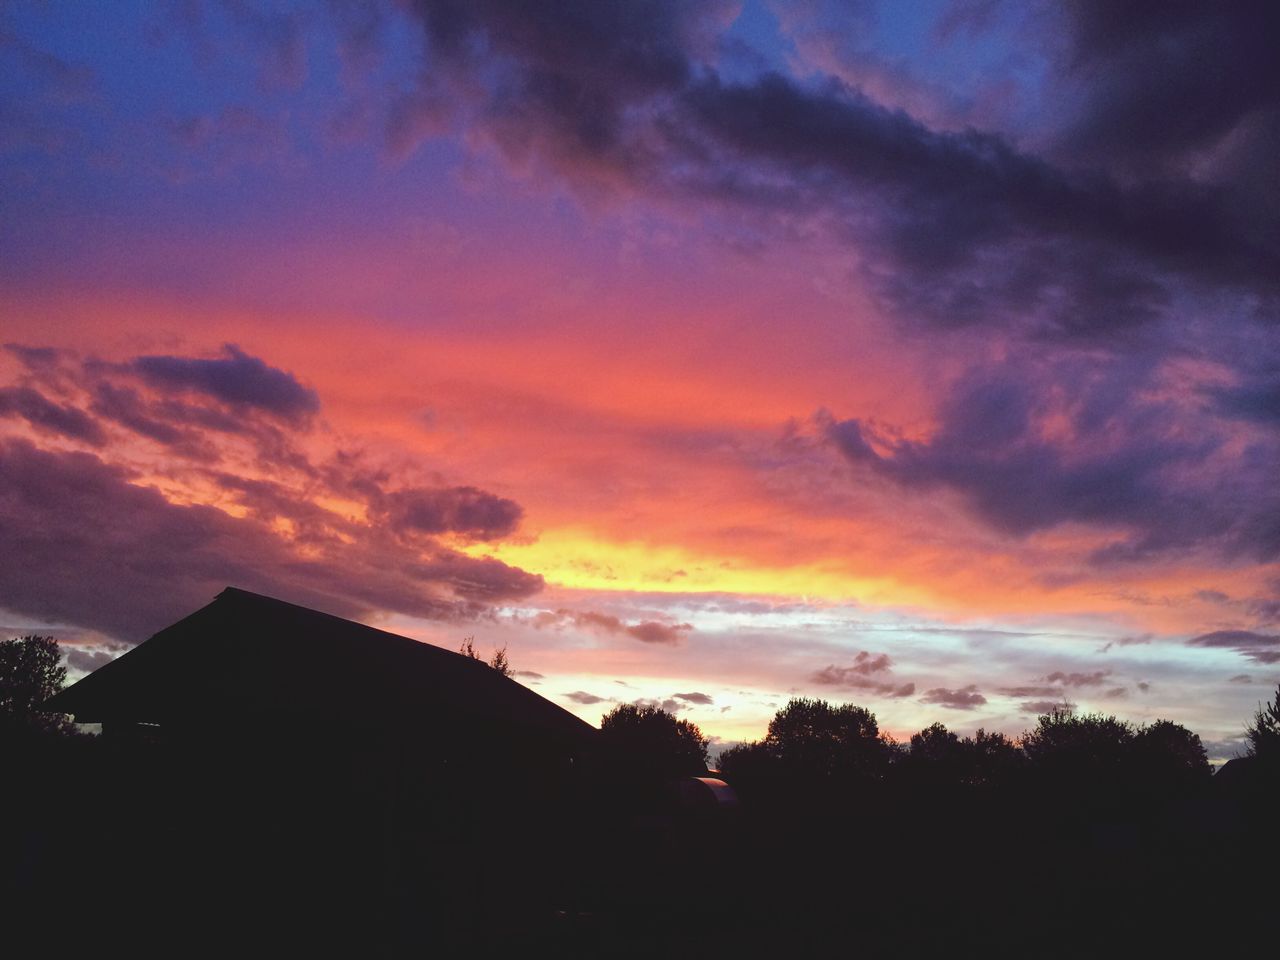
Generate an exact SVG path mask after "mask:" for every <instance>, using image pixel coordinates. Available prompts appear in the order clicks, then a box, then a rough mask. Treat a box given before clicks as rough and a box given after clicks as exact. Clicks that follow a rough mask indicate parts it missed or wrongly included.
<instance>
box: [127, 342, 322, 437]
mask: <svg viewBox="0 0 1280 960" xmlns="http://www.w3.org/2000/svg"><path fill="white" fill-rule="evenodd" d="M222 351H223V354H224V355H223V356H221V357H216V358H211V359H198V358H191V357H176V356H144V357H138V358H136V359H135V360H133V361H132V363H131V364H130V367H131V369H132V370H133V371H134V372H136V373H137V374H138V375H139V376H140V377H141V378H142V379H143V380H145V381H146V382H147V383H149V384H150V385H151V386H153V387H157V388H159V389H171V390H192V391H195V392H197V393H203V394H206V395H208V396H210V397H213V398H215V399H217V400H220V401H222V402H223V403H226V404H230V405H231V406H236V407H248V408H250V409H254V410H260V411H262V412H264V413H268V414H272V415H274V416H277V417H279V418H281V419H283V420H288V421H300V420H304V419H306V418H307V417H309V416H311V415H312V414H314V413H315V412H316V411H317V410H319V409H320V400H319V398H318V397H317V396H316V393H315V391H314V390H311V389H309V388H307V387H304V386H303V385H302V384H301V383H299V382H298V381H297V379H295V378H294V376H293V375H292V374H290V373H287V372H285V371H284V370H280V369H278V368H276V367H272V366H269V365H268V364H267V363H266V362H265V361H263V360H260V359H259V358H257V357H253V356H250V355H249V354H247V353H245V352H244V351H243V350H241V349H240V348H239V347H237V346H235V345H234V344H226V345H225V346H224V347H223V348H222Z"/></svg>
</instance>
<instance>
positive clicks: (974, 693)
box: [920, 683, 987, 710]
mask: <svg viewBox="0 0 1280 960" xmlns="http://www.w3.org/2000/svg"><path fill="white" fill-rule="evenodd" d="M920 702H921V703H936V704H938V705H939V706H943V707H948V708H950V709H952V710H973V709H974V708H976V707H980V706H982V705H983V704H985V703H986V702H987V698H986V697H984V696H983V695H982V694H981V693H979V692H978V686H977V684H973V683H971V684H969V685H968V686H967V687H961V688H959V689H958V690H949V689H948V688H946V687H935V688H934V689H932V690H930V691H928V692H927V693H926V694H925V695H924V696H923V697H921V698H920Z"/></svg>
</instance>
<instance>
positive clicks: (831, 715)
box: [764, 697, 891, 777]
mask: <svg viewBox="0 0 1280 960" xmlns="http://www.w3.org/2000/svg"><path fill="white" fill-rule="evenodd" d="M764 742H765V744H766V745H767V746H768V747H769V748H771V749H772V750H773V751H774V752H775V753H776V754H777V756H778V758H779V759H780V760H781V762H782V763H783V765H784V766H785V767H786V768H787V769H788V770H789V771H790V772H792V773H796V774H800V775H803V776H819V777H830V776H836V775H841V776H864V777H878V776H880V775H881V774H882V773H883V772H884V769H885V768H886V767H887V766H888V763H889V759H890V753H891V750H890V747H889V744H888V743H887V742H886V741H885V740H884V739H882V738H881V736H880V727H879V725H878V724H877V723H876V715H875V714H874V713H872V712H871V711H870V710H868V709H866V708H865V707H859V706H855V705H854V704H851V703H844V704H840V705H839V706H833V705H832V704H830V703H828V702H827V701H825V700H811V699H809V698H807V697H795V698H793V699H792V700H791V701H790V702H788V703H787V705H786V706H785V707H783V708H782V709H781V710H779V711H778V712H777V713H776V714H774V716H773V719H772V720H770V721H769V731H768V733H767V734H765V739H764Z"/></svg>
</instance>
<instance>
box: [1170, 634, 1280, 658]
mask: <svg viewBox="0 0 1280 960" xmlns="http://www.w3.org/2000/svg"><path fill="white" fill-rule="evenodd" d="M1187 643H1189V644H1191V645H1192V646H1196V647H1220V648H1223V649H1227V650H1234V651H1235V652H1236V653H1239V654H1240V655H1241V656H1244V657H1248V658H1249V659H1250V660H1252V661H1254V662H1255V663H1280V636H1276V635H1275V634H1269V633H1254V632H1253V631H1252V630H1215V631H1214V632H1212V633H1204V634H1201V635H1200V636H1198V637H1192V638H1191V639H1190V640H1188V641H1187Z"/></svg>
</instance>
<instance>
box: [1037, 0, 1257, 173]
mask: <svg viewBox="0 0 1280 960" xmlns="http://www.w3.org/2000/svg"><path fill="white" fill-rule="evenodd" d="M1061 10H1062V14H1063V16H1064V19H1065V21H1066V23H1067V27H1068V34H1067V36H1068V39H1069V47H1068V50H1067V56H1066V57H1065V58H1064V60H1063V62H1062V64H1061V65H1060V70H1061V74H1062V76H1063V77H1064V79H1067V80H1068V81H1069V82H1072V81H1073V82H1074V83H1076V84H1078V85H1079V88H1080V89H1082V90H1083V91H1084V102H1083V104H1082V106H1081V109H1080V111H1079V114H1078V115H1077V116H1076V117H1075V118H1074V120H1073V122H1071V123H1069V125H1068V126H1067V129H1066V130H1065V131H1064V132H1063V134H1062V136H1061V138H1060V141H1061V142H1060V144H1059V147H1058V149H1059V150H1060V151H1062V152H1066V153H1069V154H1070V155H1073V156H1083V157H1087V158H1090V159H1094V160H1102V161H1106V162H1110V163H1115V162H1118V161H1123V162H1124V163H1126V164H1127V165H1128V166H1130V167H1139V166H1140V165H1144V164H1145V165H1151V164H1157V165H1158V166H1159V168H1160V169H1161V170H1162V171H1167V170H1168V169H1169V168H1170V166H1171V165H1172V164H1173V163H1174V162H1175V161H1183V162H1185V161H1186V160H1188V159H1190V158H1191V157H1192V156H1194V155H1195V154H1197V153H1201V154H1203V153H1207V152H1209V151H1211V150H1212V149H1213V148H1215V147H1218V146H1219V145H1221V144H1222V143H1223V141H1224V140H1227V139H1228V138H1229V137H1231V136H1232V135H1234V136H1235V138H1236V139H1237V140H1240V141H1243V142H1242V143H1237V144H1235V145H1234V147H1235V150H1236V151H1241V150H1246V151H1249V152H1250V153H1252V152H1255V151H1260V150H1261V149H1263V148H1265V147H1266V146H1268V145H1269V146H1271V147H1272V148H1274V146H1275V141H1274V139H1271V140H1268V139H1266V138H1268V137H1271V138H1274V135H1275V133H1276V129H1277V128H1276V119H1277V108H1278V107H1280V63H1278V62H1277V58H1276V56H1275V51H1276V42H1277V39H1278V38H1280V8H1277V6H1276V5H1275V4H1274V3H1270V2H1268V0H1236V2H1232V3H1197V2H1194V0H1178V2H1171V3H1160V4H1153V3H1145V2H1143V0H1075V2H1072V3H1068V4H1064V5H1063V6H1062V7H1061ZM1259 141H1261V142H1259ZM1226 152H1227V154H1228V156H1227V158H1226V159H1228V160H1230V159H1232V158H1231V156H1230V154H1231V153H1232V151H1231V150H1228V151H1226ZM1271 156H1272V157H1274V149H1272V152H1271ZM1236 162H1237V163H1238V162H1239V159H1238V158H1236ZM1175 169H1176V167H1175Z"/></svg>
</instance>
